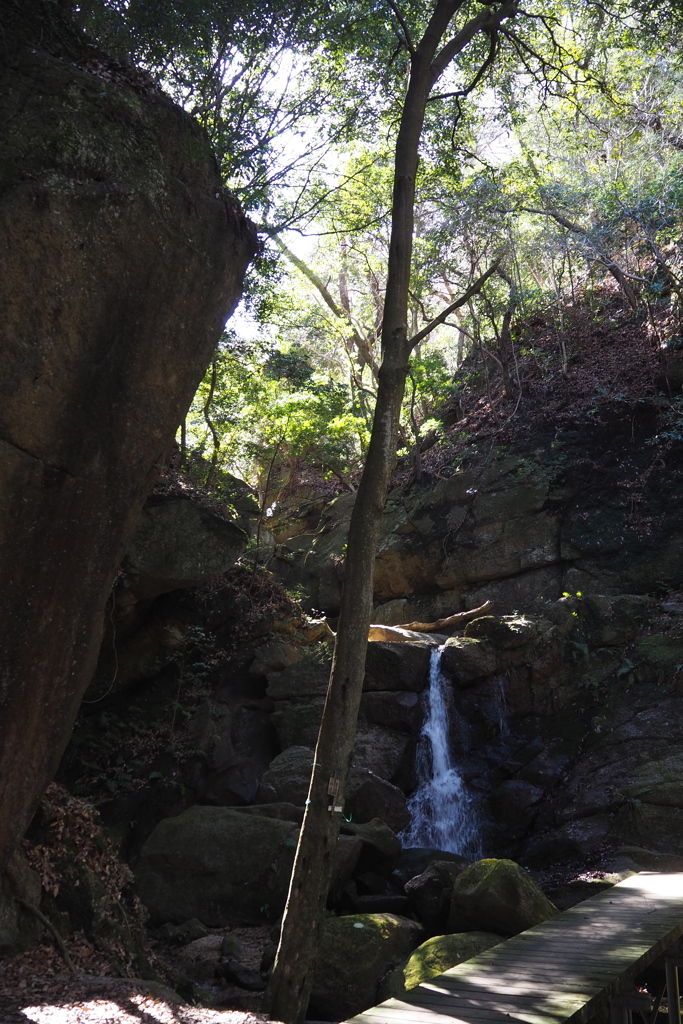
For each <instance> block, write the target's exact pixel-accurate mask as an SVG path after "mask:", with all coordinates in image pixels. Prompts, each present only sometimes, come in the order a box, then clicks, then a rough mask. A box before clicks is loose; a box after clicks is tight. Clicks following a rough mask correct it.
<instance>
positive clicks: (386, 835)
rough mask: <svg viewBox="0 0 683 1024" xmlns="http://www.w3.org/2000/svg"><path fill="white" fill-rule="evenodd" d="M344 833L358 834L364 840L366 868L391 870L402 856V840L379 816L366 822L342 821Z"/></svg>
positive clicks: (364, 866)
mask: <svg viewBox="0 0 683 1024" xmlns="http://www.w3.org/2000/svg"><path fill="white" fill-rule="evenodd" d="M341 831H342V833H343V834H344V835H350V836H357V837H358V838H359V839H361V840H362V841H363V857H362V867H363V868H365V869H366V870H368V869H369V870H372V871H380V872H389V871H391V870H392V869H393V868H395V867H396V865H397V864H398V862H399V860H400V857H401V840H400V839H399V838H398V837H397V836H395V835H394V833H393V832H392V831H391V829H390V828H389V826H388V825H385V823H384V822H383V821H380V819H379V818H374V819H373V820H372V821H368V822H367V823H365V824H362V825H361V824H360V823H358V822H355V821H345V822H343V823H342V826H341Z"/></svg>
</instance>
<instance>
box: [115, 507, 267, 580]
mask: <svg viewBox="0 0 683 1024" xmlns="http://www.w3.org/2000/svg"><path fill="white" fill-rule="evenodd" d="M246 544H247V535H246V533H245V532H244V530H242V529H240V527H239V526H237V525H236V524H235V523H233V522H230V520H228V519H224V518H222V517H221V516H217V515H216V514H215V513H214V512H211V511H210V510H209V509H207V508H204V507H203V506H202V505H201V504H199V503H198V502H196V501H190V500H189V499H187V498H174V497H160V498H159V499H158V500H157V499H155V500H154V501H153V502H149V503H148V504H147V505H146V507H145V508H144V509H143V511H142V515H141V516H140V519H139V521H138V524H137V526H136V527H135V533H134V534H133V537H132V539H131V543H130V547H129V548H128V551H127V553H126V557H125V559H124V560H123V566H122V568H123V569H124V570H125V571H126V572H127V573H128V574H129V576H130V577H131V581H132V589H133V590H134V591H135V594H136V596H137V597H138V598H141V599H145V598H150V597H156V596H157V595H158V594H163V593H164V592H165V591H167V590H177V589H179V588H182V587H193V586H198V585H199V584H200V583H206V582H208V581H209V580H212V579H215V578H216V577H217V576H220V575H221V574H222V573H224V572H226V570H227V569H229V568H230V566H231V565H233V564H234V563H235V562H236V561H237V559H238V558H239V556H240V555H241V554H242V552H243V551H244V549H245V547H246Z"/></svg>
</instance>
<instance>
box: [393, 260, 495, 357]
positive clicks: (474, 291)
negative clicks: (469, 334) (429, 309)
mask: <svg viewBox="0 0 683 1024" xmlns="http://www.w3.org/2000/svg"><path fill="white" fill-rule="evenodd" d="M502 258H503V257H502V256H500V257H499V258H498V259H497V260H496V261H495V263H492V264H491V266H490V267H489V269H488V270H487V271H486V272H485V273H483V274H481V275H480V276H479V277H478V278H477V280H476V281H475V282H474V284H471V285H470V287H469V288H468V289H467V291H466V292H464V294H463V295H461V296H460V298H459V299H456V300H455V302H451V304H450V306H446V308H445V309H444V310H443V311H442V312H441V313H439V315H438V316H436V317H434V319H433V320H431V321H430V322H429V323H428V324H427V326H426V327H423V328H422V330H421V331H418V332H417V334H414V335H413V337H412V338H411V339H410V342H409V344H410V347H411V349H413V348H415V346H416V345H418V344H419V343H420V342H421V341H422V339H423V338H426V337H427V335H428V334H431V333H432V331H433V330H434V329H435V328H436V327H438V326H439V325H440V324H442V323H443V322H444V320H446V318H447V317H448V316H450V314H451V313H452V312H453V311H454V310H456V309H459V308H460V307H461V306H465V305H466V304H467V303H468V302H469V300H470V299H471V298H472V296H473V295H478V294H479V292H480V291H481V289H482V288H483V286H484V285H485V284H486V282H487V281H488V279H489V278H490V277H492V276H493V275H494V274H495V272H496V271H497V270H498V267H499V265H500V261H501V260H502Z"/></svg>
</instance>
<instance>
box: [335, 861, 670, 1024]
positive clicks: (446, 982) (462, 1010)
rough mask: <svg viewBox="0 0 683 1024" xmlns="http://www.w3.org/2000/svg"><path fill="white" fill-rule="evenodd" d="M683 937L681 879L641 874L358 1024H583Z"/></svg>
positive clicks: (370, 1013)
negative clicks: (516, 1022) (522, 1023)
mask: <svg viewBox="0 0 683 1024" xmlns="http://www.w3.org/2000/svg"><path fill="white" fill-rule="evenodd" d="M681 936H683V874H672V875H660V874H656V873H650V872H644V873H641V874H640V875H635V876H632V877H631V878H629V879H626V880H625V881H624V882H621V883H619V885H617V886H614V887H613V888H612V889H609V890H605V891H603V892H601V893H598V894H596V895H595V896H593V897H591V898H590V900H587V901H586V902H584V903H582V904H579V905H578V906H577V907H573V908H572V909H571V910H568V911H565V913H564V914H559V915H558V916H557V917H555V918H553V919H552V920H551V921H548V922H545V923H544V924H541V925H536V926H534V927H533V928H530V929H528V931H526V932H523V933H522V934H520V935H516V936H514V937H513V938H512V939H508V940H507V941H505V942H501V943H500V944H499V945H497V946H494V947H492V948H491V949H489V950H487V951H486V952H484V953H481V954H479V956H476V957H473V958H472V959H471V960H468V961H466V962H465V963H463V964H458V965H457V966H456V967H452V968H451V969H450V970H448V971H446V972H445V973H444V974H442V975H439V976H438V977H437V978H433V979H431V981H429V982H426V983H424V984H422V985H420V986H418V987H417V988H416V989H413V990H412V991H411V992H409V993H407V994H406V997H405V999H404V1000H388V1001H387V1002H385V1003H382V1004H381V1005H380V1006H377V1007H372V1008H371V1009H369V1010H366V1011H365V1012H364V1013H361V1014H358V1015H357V1016H356V1017H353V1018H352V1021H353V1022H354V1024H382V1022H386V1024H441V1022H444V1024H445V1022H448V1024H511V1021H514V1020H517V1021H521V1022H525V1024H562V1022H565V1021H570V1020H571V1021H572V1022H573V1024H583V1022H585V1021H587V1019H588V1017H590V1016H591V1015H592V1014H593V1013H594V1012H595V1010H596V1009H597V1008H598V1007H599V1006H600V1005H602V1004H603V1003H606V1002H607V1001H608V1000H609V998H610V997H612V996H614V995H615V994H616V993H617V992H618V991H619V990H620V988H623V986H624V984H625V983H626V982H627V981H628V979H630V978H632V977H633V976H635V974H636V973H639V972H640V971H642V970H643V969H644V967H646V966H647V965H648V964H649V963H651V962H652V961H653V960H655V959H656V958H657V957H658V956H660V955H661V953H663V951H664V950H665V949H666V948H667V947H668V946H670V945H671V944H672V943H673V942H675V941H676V940H677V939H678V938H680V937H681Z"/></svg>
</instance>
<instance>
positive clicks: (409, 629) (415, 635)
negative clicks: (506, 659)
mask: <svg viewBox="0 0 683 1024" xmlns="http://www.w3.org/2000/svg"><path fill="white" fill-rule="evenodd" d="M492 608H493V602H492V601H485V602H484V604H480V605H479V607H478V608H469V609H468V610H467V611H466V612H456V613H455V615H447V616H446V617H445V618H443V619H437V620H436V622H404V623H402V624H401V625H400V626H384V625H382V624H381V623H373V625H371V626H370V628H369V629H368V640H394V641H396V640H404V641H410V640H423V639H424V637H423V636H421V634H422V633H434V632H435V631H436V630H438V629H443V628H444V626H446V627H447V626H458V625H460V624H461V623H463V622H470V621H471V620H472V619H476V618H477V617H478V616H479V615H485V614H486V613H487V612H489V611H491V609H492ZM312 625H314V626H315V627H316V628H317V629H318V632H317V633H315V636H314V637H313V636H311V637H307V639H321V636H320V624H319V623H318V622H317V621H316V622H315V623H313V624H312ZM323 629H324V630H325V632H324V634H323V636H322V638H324V639H332V638H334V637H335V636H336V635H337V634H336V633H334V632H333V631H332V630H331V629H330V627H329V626H328V625H327V623H324V626H323ZM434 639H435V640H436V639H437V638H436V637H434ZM438 639H439V640H440V641H442V642H445V641H446V640H447V639H448V637H447V636H444V637H439V638H438Z"/></svg>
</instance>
